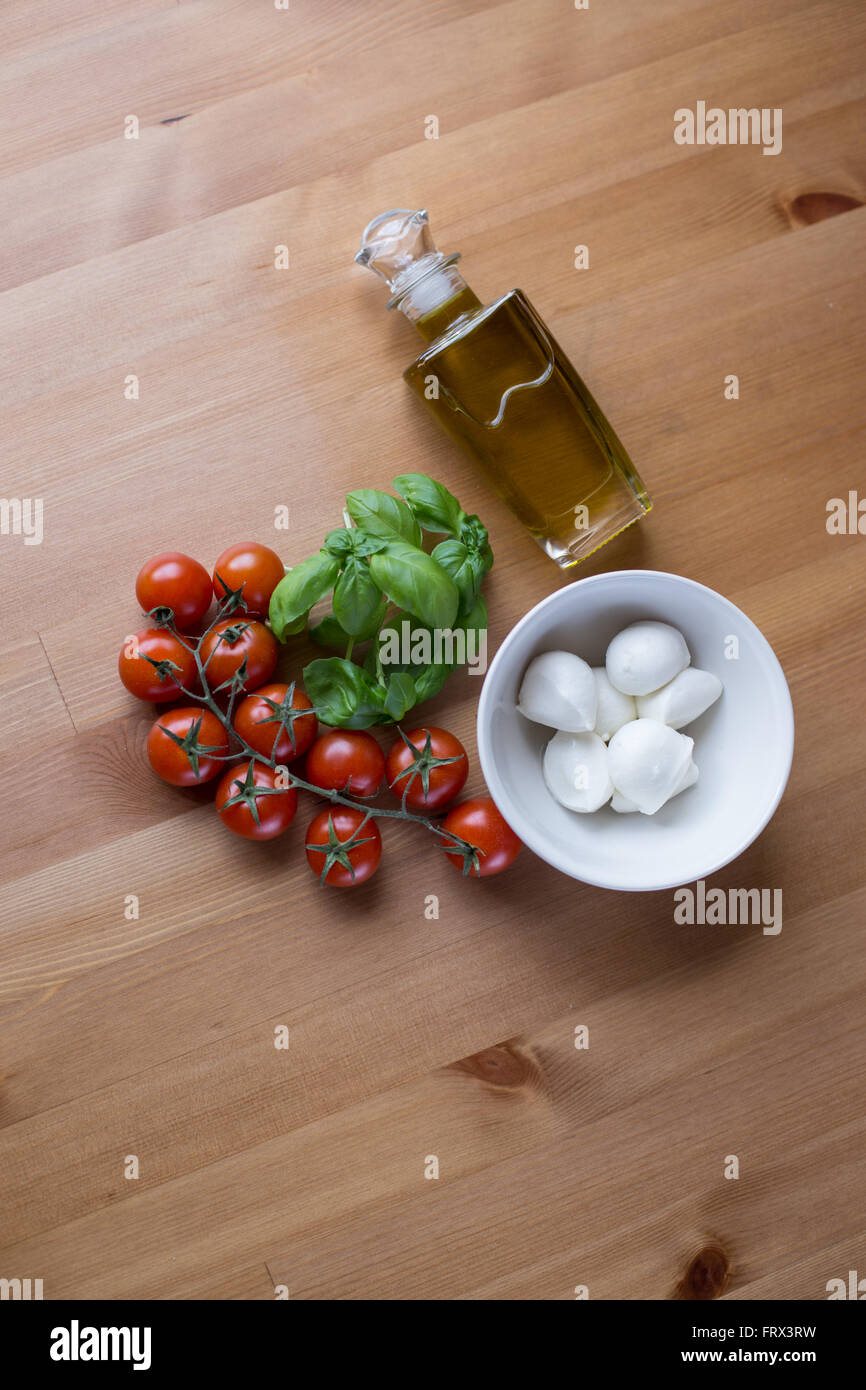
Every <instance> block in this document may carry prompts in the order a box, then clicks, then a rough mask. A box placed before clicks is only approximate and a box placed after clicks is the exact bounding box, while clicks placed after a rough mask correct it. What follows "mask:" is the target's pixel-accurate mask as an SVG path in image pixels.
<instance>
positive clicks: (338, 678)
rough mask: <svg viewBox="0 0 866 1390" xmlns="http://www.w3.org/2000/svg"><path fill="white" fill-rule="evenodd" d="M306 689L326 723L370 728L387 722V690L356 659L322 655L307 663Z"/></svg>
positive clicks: (317, 711) (318, 713) (345, 726)
mask: <svg viewBox="0 0 866 1390" xmlns="http://www.w3.org/2000/svg"><path fill="white" fill-rule="evenodd" d="M304 689H305V690H306V692H307V694H308V695H309V697H310V699H311V700H312V702H313V705H314V707H315V710H316V714H317V715H318V717H319V719H321V721H322V723H323V724H330V725H331V726H332V727H335V728H341V729H368V728H369V727H370V725H371V724H380V723H382V722H383V714H384V713H385V710H384V700H383V692H382V691H381V690H380V689H378V688H377V687H376V686H374V684H373V682H372V681H371V680H370V678H369V676H367V675H366V674H365V672H364V671H363V670H362V668H361V667H360V666H356V665H355V663H354V661H346V660H345V658H344V657H342V656H328V657H319V658H317V660H315V661H311V662H309V664H308V665H307V666H305V667H304Z"/></svg>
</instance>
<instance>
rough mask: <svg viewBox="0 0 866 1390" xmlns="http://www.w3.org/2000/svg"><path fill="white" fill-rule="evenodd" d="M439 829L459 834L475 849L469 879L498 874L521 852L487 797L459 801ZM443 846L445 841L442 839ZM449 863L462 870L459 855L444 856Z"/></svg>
mask: <svg viewBox="0 0 866 1390" xmlns="http://www.w3.org/2000/svg"><path fill="white" fill-rule="evenodd" d="M442 829H443V830H449V831H450V832H451V833H452V834H453V835H459V836H460V838H461V840H466V841H468V843H469V844H470V845H473V846H474V847H475V849H477V850H479V851H480V853H479V856H478V865H477V867H473V868H472V869H470V871H469V872H470V876H471V877H472V878H490V877H491V875H493V874H501V873H502V870H503V869H507V868H508V867H509V865H510V864H513V863H514V861H515V859H516V858H517V856H518V854H519V853H520V849H521V842H520V840H518V838H517V836H516V835H515V833H514V831H513V830H512V829H511V826H510V825H507V824H506V822H505V821H504V820H503V818H502V815H501V813H500V812H499V810H498V809H497V807H496V805H495V804H494V802H493V799H492V798H491V797H489V796H476V797H473V798H472V800H470V801H462V802H461V803H460V805H459V806H455V807H454V810H453V811H449V812H448V815H447V816H446V817H445V819H444V821H443V822H442ZM443 844H447V841H445V840H443ZM448 858H449V859H450V860H451V863H452V864H456V865H457V867H458V868H459V869H462V868H463V855H462V854H460V853H457V854H448Z"/></svg>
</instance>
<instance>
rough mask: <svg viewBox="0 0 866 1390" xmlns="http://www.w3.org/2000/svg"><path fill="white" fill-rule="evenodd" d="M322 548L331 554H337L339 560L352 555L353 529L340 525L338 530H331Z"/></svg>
mask: <svg viewBox="0 0 866 1390" xmlns="http://www.w3.org/2000/svg"><path fill="white" fill-rule="evenodd" d="M322 549H323V550H327V552H328V554H329V555H336V557H337V559H338V560H342V559H344V558H345V557H346V556H347V555H351V554H352V551H353V549H354V542H353V540H352V533H351V531H348V530H347V529H346V528H345V526H341V527H339V529H338V530H336V531H329V532H328V534H327V536H326V537H325V544H324V545H323V546H322Z"/></svg>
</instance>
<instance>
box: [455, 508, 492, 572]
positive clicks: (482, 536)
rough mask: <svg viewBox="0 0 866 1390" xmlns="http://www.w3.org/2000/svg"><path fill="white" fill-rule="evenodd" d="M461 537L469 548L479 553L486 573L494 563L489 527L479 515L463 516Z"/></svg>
mask: <svg viewBox="0 0 866 1390" xmlns="http://www.w3.org/2000/svg"><path fill="white" fill-rule="evenodd" d="M460 539H461V541H462V542H463V544H464V545H465V546H466V548H467V550H471V551H473V552H475V553H477V554H478V555H479V556H480V557H481V559H482V560H483V562H484V573H485V574H486V573H487V571H488V570H489V569H490V568H491V566H492V565H493V551H492V550H491V549H490V541H489V540H488V537H487V527H486V526H485V525H484V524H483V522H482V521H480V520H479V518H478V517H477V516H467V517H464V518H463V522H462V523H461V526H460Z"/></svg>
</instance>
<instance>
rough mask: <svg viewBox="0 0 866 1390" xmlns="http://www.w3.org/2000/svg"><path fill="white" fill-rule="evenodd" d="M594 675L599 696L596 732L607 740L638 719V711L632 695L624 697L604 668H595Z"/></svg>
mask: <svg viewBox="0 0 866 1390" xmlns="http://www.w3.org/2000/svg"><path fill="white" fill-rule="evenodd" d="M592 674H593V675H594V676H595V688H596V693H597V694H598V711H597V713H596V716H595V732H596V733H597V734H598V736H599V738H603V739H605V741H606V740H607V739H609V738H610V736H611V735H612V734H615V733H616V731H617V729H621V728H622V726H623V724H628V723H630V722H631V720H632V719H637V709H636V707H635V702H634V699H633V698H632V696H631V695H623V693H622V691H621V690H617V689H616V686H613V685H611V683H610V681H609V680H608V678H607V671H605V669H604V667H603V666H593V668H592Z"/></svg>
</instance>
